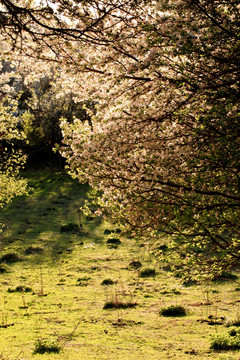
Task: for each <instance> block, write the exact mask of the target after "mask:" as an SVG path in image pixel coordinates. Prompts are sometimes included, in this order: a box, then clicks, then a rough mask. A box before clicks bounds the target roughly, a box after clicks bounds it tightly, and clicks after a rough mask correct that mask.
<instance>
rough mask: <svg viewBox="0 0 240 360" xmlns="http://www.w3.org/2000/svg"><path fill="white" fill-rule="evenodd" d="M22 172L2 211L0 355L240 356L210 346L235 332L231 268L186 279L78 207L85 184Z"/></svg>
mask: <svg viewBox="0 0 240 360" xmlns="http://www.w3.org/2000/svg"><path fill="white" fill-rule="evenodd" d="M25 176H26V177H27V178H28V179H29V185H30V186H31V187H32V190H31V191H30V195H29V196H28V197H21V198H16V199H14V201H13V202H12V203H11V204H9V205H7V206H5V207H4V208H3V209H2V210H1V214H0V223H4V224H5V225H4V228H3V231H2V233H1V234H0V236H1V244H0V246H1V253H0V272H1V273H0V284H1V286H0V359H1V360H16V359H19V360H27V359H36V360H38V359H42V360H44V359H53V360H55V359H64V360H75V359H76V360H86V359H87V360H93V359H96V360H110V359H114V360H141V359H148V360H168V359H175V360H178V359H179V360H189V359H196V360H200V359H213V360H239V359H240V353H239V351H238V347H236V350H232V349H231V348H230V350H227V349H224V350H220V349H212V348H211V344H212V342H213V338H214V337H219V336H221V335H222V336H225V337H228V338H229V336H230V335H229V334H230V333H232V335H231V336H232V338H234V339H235V336H234V331H235V333H237V332H238V329H239V325H240V296H239V294H240V281H239V278H238V276H237V275H238V274H235V276H226V277H227V279H226V277H225V278H223V279H219V281H214V282H208V283H203V284H184V283H183V280H182V279H180V278H176V277H174V276H173V275H172V274H171V273H170V272H169V271H168V269H167V268H165V267H164V265H163V264H162V263H161V262H160V261H159V260H158V259H157V258H154V257H153V256H152V255H151V254H150V252H149V248H148V245H147V244H143V243H141V242H137V241H136V240H134V239H126V238H123V237H122V236H121V233H120V232H119V229H116V228H114V227H113V226H112V225H111V224H109V223H108V222H107V221H103V220H102V218H101V217H97V216H96V215H95V214H94V213H92V214H91V215H88V216H83V215H82V213H80V212H79V207H80V206H82V205H83V203H84V199H86V192H87V191H88V186H87V185H82V184H79V183H78V182H77V181H75V180H73V179H71V178H70V177H69V176H68V175H66V174H63V173H61V172H58V173H51V172H48V171H40V170H38V171H37V170H36V171H31V172H30V171H28V172H26V173H25ZM164 309H165V310H166V309H168V310H169V309H170V310H171V309H172V310H173V312H172V313H170V314H169V313H167V314H166V312H165V313H164V311H163V310H164ZM176 309H177V310H180V311H179V313H174V310H175V311H176ZM181 310H182V312H181ZM166 315H167V316H166ZM238 335H239V334H238ZM239 343H240V340H239Z"/></svg>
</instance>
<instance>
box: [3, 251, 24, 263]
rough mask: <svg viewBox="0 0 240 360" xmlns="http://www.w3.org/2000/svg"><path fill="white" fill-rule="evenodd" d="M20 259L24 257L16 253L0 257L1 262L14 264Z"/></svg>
mask: <svg viewBox="0 0 240 360" xmlns="http://www.w3.org/2000/svg"><path fill="white" fill-rule="evenodd" d="M19 261H22V258H21V257H20V256H19V255H18V254H15V253H8V254H5V255H3V256H2V257H1V259H0V263H5V264H13V263H16V262H19Z"/></svg>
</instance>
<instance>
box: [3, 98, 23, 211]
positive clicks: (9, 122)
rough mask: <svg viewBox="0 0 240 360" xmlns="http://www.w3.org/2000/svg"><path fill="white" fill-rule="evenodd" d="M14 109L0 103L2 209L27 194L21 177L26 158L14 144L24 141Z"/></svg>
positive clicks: (11, 105)
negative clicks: (16, 197)
mask: <svg viewBox="0 0 240 360" xmlns="http://www.w3.org/2000/svg"><path fill="white" fill-rule="evenodd" d="M14 109H15V104H14V103H10V104H4V103H0V208H1V207H2V206H3V205H4V204H6V203H8V202H10V201H11V200H12V198H13V197H14V196H19V195H23V194H26V193H27V181H26V180H25V179H22V178H20V177H19V171H20V169H21V168H22V166H23V165H24V163H25V161H26V156H24V155H23V154H22V152H21V151H19V150H16V149H15V148H14V142H15V141H16V140H21V139H23V134H22V132H21V131H19V129H18V122H19V119H18V117H16V116H15V115H14Z"/></svg>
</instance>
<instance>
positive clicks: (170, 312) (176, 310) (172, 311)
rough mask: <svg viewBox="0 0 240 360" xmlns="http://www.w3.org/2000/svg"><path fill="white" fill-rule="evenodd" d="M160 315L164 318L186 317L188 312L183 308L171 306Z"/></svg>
mask: <svg viewBox="0 0 240 360" xmlns="http://www.w3.org/2000/svg"><path fill="white" fill-rule="evenodd" d="M160 315H162V316H186V315H187V312H186V309H185V308H184V307H183V306H180V305H171V306H169V307H167V308H163V309H161V311H160Z"/></svg>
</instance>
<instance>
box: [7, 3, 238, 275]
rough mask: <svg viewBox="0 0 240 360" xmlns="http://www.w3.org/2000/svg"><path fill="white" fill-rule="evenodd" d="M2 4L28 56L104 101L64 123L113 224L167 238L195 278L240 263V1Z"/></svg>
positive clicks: (78, 165)
mask: <svg viewBox="0 0 240 360" xmlns="http://www.w3.org/2000/svg"><path fill="white" fill-rule="evenodd" d="M1 3H2V4H3V5H4V11H3V16H4V21H2V36H5V37H7V38H8V39H9V38H10V37H11V40H12V44H13V46H14V48H15V49H16V50H17V51H18V53H22V54H25V55H27V56H28V59H31V56H33V55H35V56H36V55H37V57H38V59H39V60H45V59H48V61H51V62H52V63H53V64H54V63H61V73H62V76H63V78H64V74H67V73H68V79H67V76H66V78H65V86H67V87H68V86H72V88H73V89H74V93H77V92H78V96H79V98H81V100H84V99H86V100H94V101H95V102H96V103H97V104H98V107H97V113H96V114H95V115H94V116H92V122H91V126H90V125H89V124H88V123H84V124H82V122H81V121H76V122H75V124H74V125H70V126H69V125H67V124H66V123H63V133H64V137H65V144H66V148H65V150H63V154H64V155H65V156H66V157H67V159H68V161H69V164H70V166H71V169H72V171H73V172H74V173H75V176H77V177H78V178H79V179H80V180H81V181H88V182H89V183H90V184H91V185H92V186H93V187H94V188H95V189H96V190H97V191H100V192H101V193H102V192H103V196H102V197H101V200H99V201H100V203H101V205H102V206H103V207H104V208H105V209H106V211H107V212H108V213H109V214H111V216H112V218H113V220H114V221H118V222H121V223H122V224H123V225H124V227H125V229H126V230H129V231H131V232H132V233H133V234H135V235H136V236H137V235H138V236H141V237H144V238H145V239H149V240H150V242H154V241H155V239H158V238H160V237H161V235H162V234H167V235H169V236H170V237H171V239H172V244H171V246H172V250H174V251H176V253H177V254H178V256H177V260H176V266H181V268H182V269H183V271H185V267H186V268H187V269H188V270H189V272H190V274H189V276H195V275H198V274H199V273H201V272H205V273H206V272H209V273H211V274H210V275H211V276H212V274H213V275H214V274H216V273H219V272H222V271H223V269H230V268H235V267H236V266H237V265H238V264H239V256H240V253H239V251H240V247H239V232H240V231H239V223H240V222H239V200H240V196H239V169H240V164H239V134H240V129H239V64H240V61H239V15H240V14H239V11H240V10H239V4H238V2H236V1H227V2H223V1H218V0H211V1H204V0H192V1H187V0H179V1H167V0H165V1H161V2H160V1H159V2H154V3H153V2H146V1H135V2H132V1H122V2H114V1H101V2H99V1H97V2H95V1H89V2H79V1H73V2H72V1H71V2H70V1H64V2H63V1H55V2H54V7H53V6H52V5H51V3H50V2H49V3H47V4H48V6H43V5H41V4H40V5H35V6H34V4H33V3H28V4H27V5H26V4H24V2H20V5H16V4H15V5H14V3H13V1H8V0H1ZM60 14H61V15H60ZM10 30H11V31H12V34H13V35H9V32H10ZM29 39H31V42H30V41H29ZM29 44H31V45H29ZM7 55H8V54H7V53H5V56H7ZM29 62H30V60H29ZM70 70H71V77H70V76H69V75H70V74H69V71H70ZM68 82H69V83H68ZM75 89H78V91H75ZM92 115H93V114H92ZM175 258H176V257H175ZM185 273H186V271H185Z"/></svg>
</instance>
